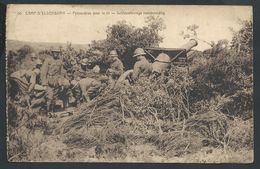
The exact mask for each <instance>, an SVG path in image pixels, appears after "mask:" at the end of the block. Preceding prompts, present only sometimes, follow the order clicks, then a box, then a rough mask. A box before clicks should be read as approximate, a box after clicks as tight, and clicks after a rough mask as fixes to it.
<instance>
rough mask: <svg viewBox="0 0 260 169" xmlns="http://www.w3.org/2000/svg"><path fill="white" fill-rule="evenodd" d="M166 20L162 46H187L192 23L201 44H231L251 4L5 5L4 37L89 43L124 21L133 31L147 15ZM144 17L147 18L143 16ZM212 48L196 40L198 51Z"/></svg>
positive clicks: (104, 35) (249, 11)
mask: <svg viewBox="0 0 260 169" xmlns="http://www.w3.org/2000/svg"><path fill="white" fill-rule="evenodd" d="M149 12H153V14H152V15H154V16H160V17H161V18H163V19H164V23H165V25H166V29H165V30H163V31H162V32H160V35H162V36H163V37H164V41H163V43H161V44H160V47H167V48H175V47H180V46H181V45H182V44H184V43H186V42H187V39H183V37H182V36H180V32H181V31H183V30H184V31H185V30H186V27H187V26H188V25H191V24H196V25H198V26H199V28H198V30H197V32H198V38H200V39H203V40H205V41H209V42H210V41H215V42H217V41H218V40H220V39H227V40H229V41H230V40H231V38H232V32H231V31H230V29H229V28H230V27H232V28H233V29H234V30H238V29H239V28H241V25H240V24H239V22H238V19H242V20H249V19H250V18H251V17H252V7H251V6H206V5H203V6H187V5H186V6H181V5H9V6H8V8H7V22H6V29H7V31H6V32H7V33H6V38H7V39H8V40H20V41H30V42H59V43H66V42H71V43H76V44H89V43H90V42H91V41H92V40H101V39H105V38H106V28H107V26H108V25H113V24H115V23H117V22H118V21H121V20H125V21H126V22H127V23H129V24H132V25H133V26H136V27H142V26H144V25H145V22H144V21H145V17H147V16H149ZM147 13H148V14H147ZM209 47H210V46H209V45H208V44H206V43H203V42H200V41H199V44H198V46H197V47H196V49H198V50H204V49H207V48H209Z"/></svg>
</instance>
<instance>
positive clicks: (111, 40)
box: [90, 16, 166, 69]
mask: <svg viewBox="0 0 260 169" xmlns="http://www.w3.org/2000/svg"><path fill="white" fill-rule="evenodd" d="M145 23H146V25H145V26H143V27H141V28H137V27H135V26H133V25H131V24H128V23H126V21H119V22H117V23H116V24H114V25H111V26H108V27H107V30H106V33H107V38H106V39H105V40H100V41H92V43H91V45H90V51H91V50H100V51H102V52H103V53H104V56H107V55H108V53H109V51H111V50H117V52H118V54H119V55H120V56H121V59H122V61H123V63H124V65H125V68H126V69H130V68H132V66H133V64H134V59H133V58H132V55H133V52H134V50H135V49H136V48H138V47H141V48H146V47H157V46H159V44H160V43H161V42H162V41H163V37H162V36H160V35H159V32H160V31H162V30H163V29H165V28H166V27H165V25H164V21H163V19H162V18H160V17H154V16H150V17H147V18H145ZM103 59H104V60H103V61H104V63H106V60H107V58H106V57H103Z"/></svg>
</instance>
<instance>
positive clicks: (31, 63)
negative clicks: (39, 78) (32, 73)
mask: <svg viewBox="0 0 260 169" xmlns="http://www.w3.org/2000/svg"><path fill="white" fill-rule="evenodd" d="M29 57H30V58H29V59H25V60H24V62H23V64H22V65H21V68H22V69H27V70H32V69H33V68H36V62H37V61H38V57H37V55H36V54H35V53H31V54H29Z"/></svg>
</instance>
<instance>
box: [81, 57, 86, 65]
mask: <svg viewBox="0 0 260 169" xmlns="http://www.w3.org/2000/svg"><path fill="white" fill-rule="evenodd" d="M87 64H88V59H87V58H84V59H82V60H81V65H84V66H85V65H87Z"/></svg>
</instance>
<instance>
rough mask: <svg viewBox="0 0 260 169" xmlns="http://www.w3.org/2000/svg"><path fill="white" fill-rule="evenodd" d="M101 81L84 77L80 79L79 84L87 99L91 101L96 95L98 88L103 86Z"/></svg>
mask: <svg viewBox="0 0 260 169" xmlns="http://www.w3.org/2000/svg"><path fill="white" fill-rule="evenodd" d="M101 85H102V84H101V82H100V81H98V80H96V79H93V78H84V79H81V80H80V81H79V86H80V89H81V92H82V95H83V97H84V99H85V100H86V101H90V99H91V98H92V97H95V96H96V95H97V94H98V93H97V92H98V90H99V89H100V87H101Z"/></svg>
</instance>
